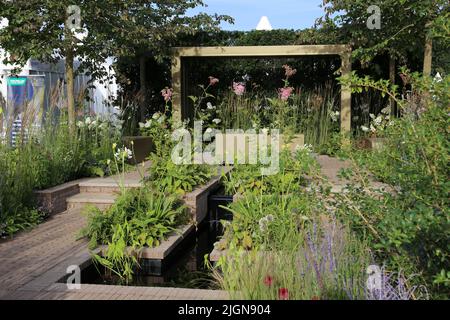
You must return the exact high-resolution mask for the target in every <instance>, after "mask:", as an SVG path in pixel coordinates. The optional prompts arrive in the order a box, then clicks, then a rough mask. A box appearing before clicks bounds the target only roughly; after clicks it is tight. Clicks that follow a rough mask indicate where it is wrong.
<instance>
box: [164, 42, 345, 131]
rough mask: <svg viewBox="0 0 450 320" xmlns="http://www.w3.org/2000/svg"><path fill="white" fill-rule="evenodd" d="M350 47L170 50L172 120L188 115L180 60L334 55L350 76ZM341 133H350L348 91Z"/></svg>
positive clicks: (198, 48)
mask: <svg viewBox="0 0 450 320" xmlns="http://www.w3.org/2000/svg"><path fill="white" fill-rule="evenodd" d="M351 52H352V51H351V47H350V46H348V45H305V46H246V47H183V48H174V49H173V61H172V87H173V89H174V93H175V94H174V96H173V101H172V103H173V117H174V118H175V119H185V118H186V117H187V116H188V114H189V112H188V110H186V105H187V99H186V98H187V97H186V95H185V87H186V79H187V77H186V71H185V70H184V68H183V58H189V57H204V58H211V57H215V58H225V57H228V58H243V57H247V58H253V57H254V58H256V57H301V56H323V55H334V56H336V55H337V56H340V58H341V73H342V75H348V74H350V73H351V60H350V58H351ZM340 114H341V131H342V132H349V131H350V125H351V89H350V88H349V87H347V86H345V87H342V88H341V113H340Z"/></svg>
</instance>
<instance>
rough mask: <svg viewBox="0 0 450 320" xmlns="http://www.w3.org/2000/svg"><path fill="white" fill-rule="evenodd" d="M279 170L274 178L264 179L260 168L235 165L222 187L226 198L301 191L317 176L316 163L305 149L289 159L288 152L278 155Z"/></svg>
mask: <svg viewBox="0 0 450 320" xmlns="http://www.w3.org/2000/svg"><path fill="white" fill-rule="evenodd" d="M279 165H280V170H279V172H278V173H277V174H274V175H268V176H263V175H262V173H261V168H262V165H250V164H248V165H247V164H245V165H239V164H237V165H235V166H234V169H233V171H231V172H230V174H229V176H228V177H224V179H223V184H224V186H225V192H227V193H228V194H244V193H256V194H260V193H263V194H274V193H277V194H289V193H295V192H298V191H300V190H302V189H304V188H305V187H306V185H307V182H308V180H307V179H306V176H307V175H309V176H314V175H315V174H317V172H318V165H317V162H316V161H315V160H314V159H313V158H312V157H311V155H310V150H308V149H307V148H302V149H299V150H298V151H297V152H296V153H295V156H292V155H291V153H290V151H289V150H287V149H284V150H282V152H281V153H280V161H279Z"/></svg>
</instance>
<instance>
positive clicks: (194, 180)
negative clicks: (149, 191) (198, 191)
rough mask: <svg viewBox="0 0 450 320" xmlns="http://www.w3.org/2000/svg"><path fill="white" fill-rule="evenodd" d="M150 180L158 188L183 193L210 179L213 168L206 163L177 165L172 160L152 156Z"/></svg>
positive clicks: (168, 191)
mask: <svg viewBox="0 0 450 320" xmlns="http://www.w3.org/2000/svg"><path fill="white" fill-rule="evenodd" d="M150 159H151V161H152V166H151V168H150V169H149V171H150V175H149V177H148V181H149V182H150V183H151V185H152V186H154V187H155V188H156V189H157V190H159V191H161V192H167V193H175V194H180V195H183V194H185V193H186V192H191V191H192V190H194V188H195V187H197V186H200V185H202V184H204V183H206V182H208V181H209V179H210V178H211V176H212V170H211V168H210V167H208V166H206V165H195V164H191V165H177V164H174V163H173V162H172V161H167V160H166V159H161V158H159V157H151V158H150Z"/></svg>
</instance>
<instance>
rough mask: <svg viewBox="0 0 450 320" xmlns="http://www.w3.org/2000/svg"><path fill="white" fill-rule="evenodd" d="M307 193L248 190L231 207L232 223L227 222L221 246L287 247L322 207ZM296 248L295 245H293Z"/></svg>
mask: <svg viewBox="0 0 450 320" xmlns="http://www.w3.org/2000/svg"><path fill="white" fill-rule="evenodd" d="M315 200H317V199H315V198H313V197H310V196H309V195H308V194H306V193H300V192H298V193H296V196H295V197H294V196H292V195H289V194H288V195H279V194H272V195H256V194H253V193H247V194H245V195H243V196H242V198H240V199H239V200H238V201H237V202H234V203H232V204H231V205H230V206H229V208H227V210H229V211H230V212H231V213H233V221H232V222H224V227H225V231H224V235H223V237H222V240H221V243H220V246H221V249H224V248H229V247H233V248H234V247H236V248H242V249H245V250H250V249H260V250H266V249H268V248H271V249H279V250H280V249H287V245H286V243H288V242H289V241H290V239H289V238H290V237H291V236H292V234H295V233H296V232H298V230H299V229H300V228H302V227H304V225H305V223H308V221H309V220H310V218H311V216H312V215H313V211H314V210H315V209H318V208H320V207H321V204H320V203H317V202H315ZM289 249H295V248H289Z"/></svg>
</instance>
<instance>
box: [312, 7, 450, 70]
mask: <svg viewBox="0 0 450 320" xmlns="http://www.w3.org/2000/svg"><path fill="white" fill-rule="evenodd" d="M371 5H376V6H378V7H379V8H380V10H381V12H380V13H381V28H380V29H369V28H368V27H367V24H366V23H367V21H368V20H369V17H370V16H371V15H372V14H373V12H368V8H369V6H371ZM323 7H324V9H325V13H326V14H325V17H323V18H321V19H320V20H319V23H320V24H322V25H323V26H324V27H325V29H330V30H331V31H334V30H335V29H336V28H337V27H338V28H339V29H338V30H339V31H340V35H341V36H340V39H341V40H342V41H344V42H346V43H350V44H352V45H353V47H354V49H355V50H354V53H353V54H354V56H355V57H356V58H358V59H360V60H362V62H363V63H364V62H366V63H367V62H369V61H371V60H372V59H373V58H374V57H375V56H377V55H378V54H382V53H385V52H388V53H389V55H390V56H391V57H396V58H399V59H400V60H401V61H403V62H405V61H406V59H407V58H408V57H409V56H410V53H411V52H419V55H420V54H422V53H423V46H424V44H425V36H426V34H427V33H428V32H430V31H431V30H436V29H438V30H440V31H441V30H442V28H441V27H443V25H444V24H443V23H442V22H443V21H442V18H443V17H444V15H445V13H446V12H448V10H449V6H448V1H446V0H430V1H416V0H402V1H397V0H388V1H373V2H371V3H367V1H364V0H357V1H355V0H326V1H324V3H323ZM330 26H331V27H330ZM441 34H442V32H438V34H436V36H440V35H441ZM418 40H419V41H418ZM420 58H422V57H420ZM421 60H422V59H421Z"/></svg>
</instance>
